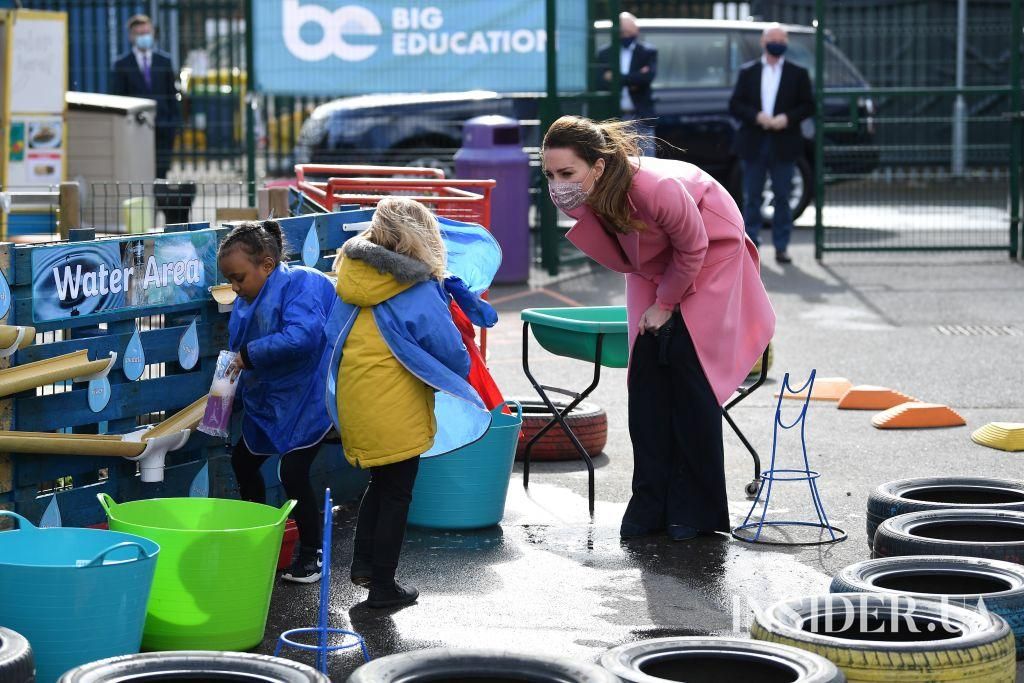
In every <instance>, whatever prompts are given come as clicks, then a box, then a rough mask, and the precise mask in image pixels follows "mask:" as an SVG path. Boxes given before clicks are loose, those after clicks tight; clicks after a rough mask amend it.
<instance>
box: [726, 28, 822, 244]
mask: <svg viewBox="0 0 1024 683" xmlns="http://www.w3.org/2000/svg"><path fill="white" fill-rule="evenodd" d="M788 44H789V38H788V36H787V35H786V29H784V28H783V27H782V26H780V25H778V24H771V25H769V26H768V28H766V29H765V30H764V33H762V35H761V46H762V48H763V49H764V55H762V57H761V59H759V60H758V61H756V62H751V63H749V64H745V65H744V66H743V68H742V69H741V70H740V73H739V77H738V78H737V80H736V88H735V89H734V90H733V93H732V99H730V100H729V112H730V113H731V114H732V115H733V116H734V117H736V118H737V119H739V121H740V129H739V131H738V132H737V134H736V154H737V155H739V157H740V162H741V163H742V165H743V222H744V224H745V225H746V229H747V234H748V235H750V239H752V240H753V241H754V243H755V244H758V245H760V243H761V242H760V240H759V238H758V232H759V231H760V230H761V223H762V219H761V199H762V193H763V192H764V181H765V177H766V176H768V177H771V179H772V192H773V194H774V195H775V198H774V201H773V204H772V205H773V206H774V208H775V216H774V218H773V219H772V242H773V243H774V244H775V260H776V261H778V262H779V263H783V264H785V263H791V262H792V260H793V259H791V258H790V256H789V252H788V248H789V237H790V233H791V232H792V231H793V212H792V210H791V208H790V206H789V195H790V193H791V192H792V188H793V172H794V170H795V168H796V160H797V158H798V157H799V156H800V155H801V154H803V146H804V140H803V136H802V135H801V133H800V123H801V122H802V121H803V120H804V119H806V118H809V117H811V116H814V94H813V93H812V92H811V78H810V75H809V74H808V73H807V69H804V68H801V67H799V66H797V65H796V64H793V63H791V62H789V61H787V60H786V58H785V54H786V47H787V46H788Z"/></svg>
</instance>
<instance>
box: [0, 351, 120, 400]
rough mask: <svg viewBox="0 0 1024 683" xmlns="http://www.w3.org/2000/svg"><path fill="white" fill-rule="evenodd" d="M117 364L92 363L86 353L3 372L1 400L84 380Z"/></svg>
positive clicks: (109, 361)
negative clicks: (64, 382) (28, 390)
mask: <svg viewBox="0 0 1024 683" xmlns="http://www.w3.org/2000/svg"><path fill="white" fill-rule="evenodd" d="M113 363H114V356H111V357H110V358H101V359H100V360H89V352H88V350H86V349H82V350H81V351H75V352H74V353H68V354H65V355H63V356H57V357H56V358H47V359H46V360H40V361H36V362H35V363H27V364H25V365H19V366H17V367H13V368H7V369H5V370H0V396H10V395H11V394H16V393H18V392H19V391H26V390H27V389H34V388H36V387H41V386H44V385H46V384H53V383H55V382H63V381H66V380H69V379H79V378H83V379H84V378H86V377H88V376H90V375H96V374H99V373H102V372H103V371H104V370H107V369H109V368H110V366H111V365H112V364H113Z"/></svg>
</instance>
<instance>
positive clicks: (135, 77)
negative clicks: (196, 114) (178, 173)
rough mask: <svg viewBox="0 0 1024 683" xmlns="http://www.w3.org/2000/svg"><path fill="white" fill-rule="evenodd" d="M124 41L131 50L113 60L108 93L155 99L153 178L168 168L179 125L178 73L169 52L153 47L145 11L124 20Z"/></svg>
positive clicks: (150, 27) (164, 173) (164, 174)
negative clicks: (126, 36)
mask: <svg viewBox="0 0 1024 683" xmlns="http://www.w3.org/2000/svg"><path fill="white" fill-rule="evenodd" d="M128 40H129V42H130V43H131V49H130V50H129V51H128V52H127V53H125V54H124V55H122V56H120V57H118V59H117V61H116V62H114V69H113V72H112V73H111V77H110V81H111V92H112V93H113V94H114V95H127V96H129V97H145V98H147V99H151V100H156V131H155V132H156V135H155V137H156V177H157V178H166V177H167V170H168V169H169V168H170V167H171V154H172V153H173V150H174V134H175V133H176V132H177V129H178V126H179V125H180V124H181V111H180V110H179V107H178V97H177V96H178V90H177V88H176V87H175V81H176V80H177V77H178V74H177V72H176V71H175V70H174V65H173V64H172V63H171V57H170V55H167V54H165V53H163V52H159V51H158V50H156V49H155V47H154V40H153V23H152V22H151V21H150V20H149V17H147V16H146V15H145V14H136V15H135V16H133V17H132V18H131V19H129V20H128Z"/></svg>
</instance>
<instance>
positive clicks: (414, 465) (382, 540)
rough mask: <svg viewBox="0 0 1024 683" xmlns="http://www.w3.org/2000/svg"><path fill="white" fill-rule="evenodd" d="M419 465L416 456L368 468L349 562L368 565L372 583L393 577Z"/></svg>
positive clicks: (386, 582)
mask: <svg viewBox="0 0 1024 683" xmlns="http://www.w3.org/2000/svg"><path fill="white" fill-rule="evenodd" d="M419 469H420V458H419V456H416V457H414V458H409V459H408V460H403V461H401V462H396V463H393V464H391V465H381V466H380V467H371V468H370V485H369V486H367V487H366V493H364V494H363V500H362V502H360V503H359V518H358V519H357V520H356V535H355V544H354V545H355V547H354V549H353V553H352V559H353V564H361V565H363V566H370V567H372V569H373V583H374V584H375V585H380V586H381V587H387V586H390V585H391V584H392V583H393V582H394V580H395V572H396V571H397V570H398V557H399V555H400V554H401V553H402V541H403V540H404V539H405V524H406V521H407V520H408V518H409V503H411V502H412V488H413V485H415V484H416V473H417V472H419Z"/></svg>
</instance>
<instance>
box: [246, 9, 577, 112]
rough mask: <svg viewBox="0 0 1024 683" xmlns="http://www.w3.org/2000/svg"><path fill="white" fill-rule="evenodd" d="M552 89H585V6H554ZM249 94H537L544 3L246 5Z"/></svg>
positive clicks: (542, 75) (541, 85)
mask: <svg viewBox="0 0 1024 683" xmlns="http://www.w3.org/2000/svg"><path fill="white" fill-rule="evenodd" d="M556 2H557V9H556V12H557V19H558V35H557V40H558V79H559V80H558V86H559V90H561V91H582V90H585V89H586V82H587V54H586V45H587V33H588V31H587V25H586V23H587V3H586V2H583V0H556ZM253 24H254V27H253V30H254V33H253V50H254V59H255V62H256V63H255V72H256V73H255V78H256V83H257V86H256V88H257V90H259V91H263V92H270V93H281V94H293V95H325V96H343V95H365V94H368V93H421V92H456V91H463V90H493V91H497V92H501V93H512V92H516V93H525V92H543V91H544V90H545V88H546V71H545V58H544V53H545V47H546V44H547V32H546V30H545V0H433V2H427V3H423V2H401V1H398V2H396V1H395V0H354V2H353V0H254V2H253Z"/></svg>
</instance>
